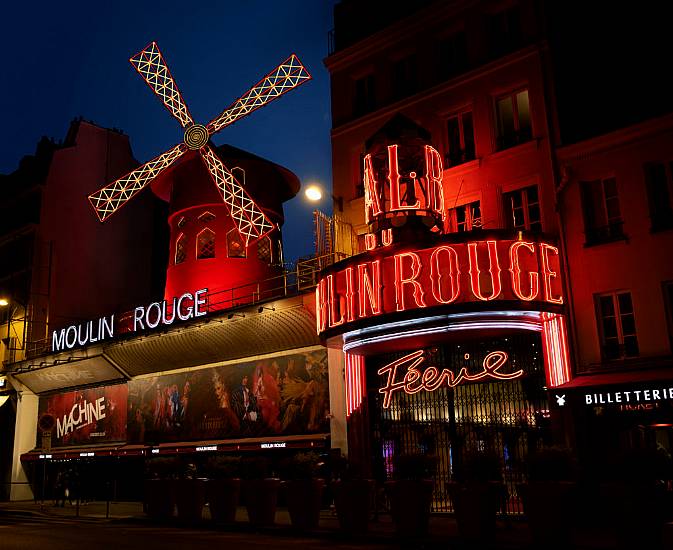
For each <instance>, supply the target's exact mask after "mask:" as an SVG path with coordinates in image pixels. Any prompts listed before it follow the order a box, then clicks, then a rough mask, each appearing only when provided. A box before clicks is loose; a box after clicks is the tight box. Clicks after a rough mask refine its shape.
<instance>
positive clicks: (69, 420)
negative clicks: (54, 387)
mask: <svg viewBox="0 0 673 550" xmlns="http://www.w3.org/2000/svg"><path fill="white" fill-rule="evenodd" d="M127 397H128V388H127V386H126V384H118V385H115V386H102V387H99V388H89V389H84V390H77V391H72V392H67V393H59V394H56V395H51V396H48V397H42V398H40V404H39V414H38V418H41V417H42V416H43V415H44V414H51V415H52V416H53V417H54V418H55V423H54V427H53V429H52V431H51V444H52V447H64V446H74V445H91V444H96V443H103V442H109V441H124V440H125V439H126V409H127ZM41 435H42V433H41V430H40V429H38V446H39V445H40V444H41Z"/></svg>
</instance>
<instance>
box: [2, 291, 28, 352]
mask: <svg viewBox="0 0 673 550" xmlns="http://www.w3.org/2000/svg"><path fill="white" fill-rule="evenodd" d="M5 308H8V309H7V323H6V324H7V334H6V335H5V336H4V337H3V338H2V342H3V343H4V344H5V347H6V348H7V351H9V352H13V351H17V350H23V349H25V344H26V306H25V305H24V304H22V303H21V302H19V301H18V300H16V299H13V298H9V297H6V296H3V297H0V311H4V310H5ZM19 308H23V318H21V317H17V316H16V313H17V311H18V310H19ZM16 321H19V322H21V324H22V327H21V334H20V335H19V333H18V332H16V328H15V327H14V323H15V322H16ZM12 332H14V333H15V334H16V339H17V340H20V344H16V345H14V346H12ZM13 361H14V357H12V356H11V353H10V357H9V362H10V363H11V362H13ZM3 363H4V361H3Z"/></svg>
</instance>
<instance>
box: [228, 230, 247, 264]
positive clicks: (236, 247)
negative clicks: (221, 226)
mask: <svg viewBox="0 0 673 550" xmlns="http://www.w3.org/2000/svg"><path fill="white" fill-rule="evenodd" d="M227 256H229V257H230V258H245V244H244V243H243V239H242V238H241V236H240V235H239V234H238V231H236V230H235V229H232V230H231V231H229V233H227Z"/></svg>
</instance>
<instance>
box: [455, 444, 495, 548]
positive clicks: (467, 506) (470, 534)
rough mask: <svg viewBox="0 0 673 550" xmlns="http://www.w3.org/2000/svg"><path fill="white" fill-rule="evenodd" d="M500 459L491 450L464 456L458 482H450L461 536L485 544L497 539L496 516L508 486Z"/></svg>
mask: <svg viewBox="0 0 673 550" xmlns="http://www.w3.org/2000/svg"><path fill="white" fill-rule="evenodd" d="M500 471H501V470H500V460H499V458H498V456H497V455H495V454H492V453H490V452H485V451H478V452H473V453H469V454H467V455H466V456H465V460H464V462H463V464H462V468H461V470H460V471H459V475H458V476H457V481H452V482H450V483H449V484H448V485H447V489H448V492H449V496H450V497H451V502H452V503H453V512H454V514H455V517H456V522H457V523H458V533H459V535H460V536H461V537H462V538H464V539H467V540H471V541H479V542H482V543H488V542H491V541H492V540H493V539H494V538H495V519H496V514H497V512H498V509H499V508H500V506H501V503H502V501H503V498H504V493H505V487H504V485H503V483H502V479H501V473H500Z"/></svg>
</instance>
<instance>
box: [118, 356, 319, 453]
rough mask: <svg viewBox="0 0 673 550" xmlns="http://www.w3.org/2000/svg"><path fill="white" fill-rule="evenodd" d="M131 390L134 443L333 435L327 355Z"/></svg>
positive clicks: (175, 378) (202, 373)
mask: <svg viewBox="0 0 673 550" xmlns="http://www.w3.org/2000/svg"><path fill="white" fill-rule="evenodd" d="M128 386H129V396H128V413H127V417H128V432H127V435H128V441H129V443H149V444H155V443H162V442H171V441H194V440H215V439H236V438H244V437H261V436H273V435H296V434H308V433H323V432H329V418H328V415H329V386H328V374H327V352H326V350H324V349H323V350H317V351H311V352H304V353H296V354H291V355H283V356H277V357H272V358H268V359H260V360H256V361H249V362H244V363H238V364H230V365H225V366H220V367H213V368H207V369H198V370H193V371H190V372H183V373H179V374H167V375H162V376H154V377H150V378H143V379H139V380H132V381H131V382H129V384H128Z"/></svg>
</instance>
